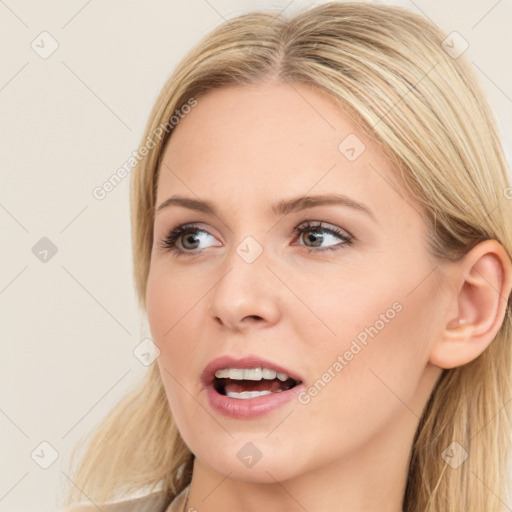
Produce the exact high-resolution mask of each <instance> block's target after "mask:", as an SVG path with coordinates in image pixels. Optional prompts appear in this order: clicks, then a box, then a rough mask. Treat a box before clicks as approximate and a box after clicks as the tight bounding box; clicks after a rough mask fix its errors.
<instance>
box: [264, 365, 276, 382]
mask: <svg viewBox="0 0 512 512" xmlns="http://www.w3.org/2000/svg"><path fill="white" fill-rule="evenodd" d="M262 374H263V378H264V379H268V380H274V379H275V378H276V375H277V372H276V371H275V370H269V369H268V368H263V371H262Z"/></svg>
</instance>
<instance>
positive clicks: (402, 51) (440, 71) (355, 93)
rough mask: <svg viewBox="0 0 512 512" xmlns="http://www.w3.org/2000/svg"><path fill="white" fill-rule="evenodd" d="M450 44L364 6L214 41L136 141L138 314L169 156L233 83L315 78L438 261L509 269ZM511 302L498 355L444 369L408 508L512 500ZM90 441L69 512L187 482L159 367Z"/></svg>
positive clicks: (257, 15) (493, 347) (468, 71)
mask: <svg viewBox="0 0 512 512" xmlns="http://www.w3.org/2000/svg"><path fill="white" fill-rule="evenodd" d="M446 37H447V34H445V33H443V32H442V31H441V30H440V29H438V28H437V27H436V26H434V25H433V24H432V23H430V22H429V21H428V20H426V19H425V18H423V17H422V16H419V15H416V14H414V13H412V12H410V11H409V10H406V9H404V8H400V7H396V6H384V5H376V4H368V3H357V2H350V3H334V2H333V3H328V4H322V5H320V6H317V7H314V8H310V9H309V10H303V11H301V12H299V13H297V14H296V15H295V16H294V17H292V18H285V17H283V16H277V17H276V13H273V12H270V11H268V12H253V13H249V14H245V15H241V16H238V17H236V18H233V19H231V20H229V22H227V23H224V24H223V25H221V26H219V27H218V28H216V29H215V30H214V31H213V32H211V33H210V34H209V35H207V36H206V37H205V38H204V39H203V40H202V41H201V42H200V43H199V44H198V45H197V46H196V47H195V48H193V49H192V50H191V51H190V52H189V53H188V54H187V55H186V57H185V58H184V59H183V60H182V62H181V63H180V64H179V65H178V67H177V68H176V69H175V71H174V73H173V74H172V76H171V77H170V78H169V80H168V81H167V83H166V84H165V86H164V87H163V90H162V92H161V94H160V96H159V98H158V100H157V101H156V104H155V106H154V108H153V110H152V112H151V115H150V117H149V122H148V124H147V127H146V130H145V133H144V136H143V140H142V142H141V147H142V146H143V145H145V146H146V149H147V148H148V147H150V149H149V151H147V156H145V157H144V158H141V159H140V162H139V163H138V164H137V165H136V167H135V168H134V170H133V173H132V176H131V191H130V194H131V197H130V199H131V208H132V210H131V222H132V240H133V258H134V280H135V286H136V292H137V297H138V301H139V305H140V308H141V310H142V311H145V296H146V282H147V277H148V271H149V266H150V256H151V247H152V243H153V227H152V226H153V215H154V208H155V198H156V187H157V180H158V172H159V166H160V158H161V155H162V150H163V147H164V144H165V142H166V140H168V138H169V137H170V136H172V128H173V126H172V125H173V123H177V122H179V118H180V116H182V115H186V114H187V112H189V111H190V110H191V107H190V105H191V104H193V102H194V101H196V102H200V101H201V99H200V98H201V96H202V95H204V94H207V93H208V91H211V90H212V89H216V88H220V87H223V86H225V85H228V84H230V85H233V84H257V83H262V82H265V81H269V80H276V81H286V82H288V83H290V84H292V83H293V82H305V83H309V84H313V85H315V86H316V87H318V88H319V89H320V90H322V91H325V92H327V93H328V94H329V95H330V96H331V97H332V98H333V99H334V100H336V101H337V102H338V104H339V105H340V107H343V109H344V111H345V112H346V111H347V110H348V111H349V112H350V113H351V115H353V116H354V119H356V120H357V122H358V123H359V126H360V127H361V128H362V129H363V130H364V131H365V133H367V134H368V135H369V136H370V137H371V138H372V140H374V141H375V143H377V144H379V145H380V146H381V147H382V148H383V149H384V150H385V151H386V154H387V155H389V158H390V159H391V160H392V161H393V162H394V164H395V165H396V168H397V169H398V170H399V172H400V174H401V176H402V177H403V181H404V183H405V185H406V187H407V189H408V190H410V191H411V192H412V193H413V195H414V196H415V197H416V198H417V200H418V201H419V203H420V204H422V205H423V207H424V210H425V212H426V215H427V217H426V222H427V223H428V226H429V229H430V239H429V249H430V250H431V252H432V254H433V255H435V256H437V257H438V258H443V259H448V260H451V261H457V260H458V259H459V258H461V257H462V256H463V255H464V254H466V253H467V252H468V251H469V250H470V249H471V248H472V247H474V246H475V245H476V244H477V243H478V242H480V241H482V240H486V239H495V240H497V241H498V242H500V243H501V244H502V246H503V247H504V249H505V251H506V252H507V254H508V256H509V257H511V255H512V225H511V219H512V201H510V200H509V199H508V198H510V197H511V196H510V195H509V192H512V189H511V188H509V187H510V186H511V183H510V177H509V176H508V174H507V166H506V161H505V157H504V154H503V149H502V147H501V145H500V140H499V134H498V130H497V128H496V124H495V120H494V118H493V114H492V112H491V110H490V107H489V105H488V103H487V100H486V98H485V95H484V92H483V90H482V88H481V86H480V84H479V82H478V81H477V79H476V77H475V75H474V72H473V69H472V68H471V66H470V65H469V63H468V60H467V59H466V57H465V55H460V56H458V55H454V54H453V53H450V52H449V51H445V49H446V44H445V43H443V41H444V40H445V38H446ZM448 47H449V48H451V47H453V44H449V45H448ZM186 105H189V107H188V109H186V108H185V106H186ZM176 111H178V112H176ZM192 115H193V114H192ZM173 116H174V118H173V119H174V120H175V121H174V122H173V123H170V119H171V118H172V117H173ZM149 140H151V141H153V142H152V145H151V146H150V145H149V142H148V141H149ZM507 191H508V192H507ZM508 299H509V300H508V303H507V311H506V316H505V319H504V321H503V324H502V326H501V328H500V330H499V332H498V334H497V336H496V337H495V339H494V340H493V341H492V343H491V344H490V345H489V347H488V348H487V349H486V350H485V351H484V352H483V353H482V354H481V355H480V356H479V357H478V358H476V359H475V360H474V361H472V362H471V363H469V364H466V365H464V366H461V367H458V368H453V369H450V370H443V373H442V374H441V377H440V379H439V381H438V382H437V384H436V386H435V388H434V390H433V392H432V395H431V397H430V399H429V401H428V403H427V404H426V407H425V409H424V412H423V415H422V417H421V419H420V423H419V426H418V430H417V432H416V437H415V440H414V443H413V446H412V450H411V457H410V467H409V473H408V480H407V488H406V492H405V495H404V502H403V510H404V511H406V512H440V511H443V512H455V511H457V512H460V511H471V512H477V511H478V512H483V511H485V512H498V511H501V510H502V502H507V500H508V497H509V496H508V485H509V481H508V476H509V473H508V471H509V467H508V464H509V461H510V453H509V451H510V449H509V446H510V434H511V410H510V406H509V398H510V390H511V389H512V372H511V350H512V343H511V342H512V324H511V323H512V312H511V309H512V307H511V301H510V297H509V298H508ZM91 435H92V437H91V439H90V440H89V444H88V446H87V450H86V452H85V455H84V456H83V459H82V461H81V464H80V466H79V468H78V471H77V473H76V475H72V476H71V478H72V479H73V481H74V484H73V485H70V492H69V496H68V502H67V503H68V504H69V503H72V502H73V500H75V499H76V498H80V496H81V494H82V492H84V493H85V494H86V495H87V496H88V497H89V498H90V499H92V500H93V501H95V502H102V501H107V500H111V499H113V498H114V497H116V496H118V495H119V493H120V494H123V493H124V494H123V495H125V496H126V495H128V494H129V493H133V492H137V491H140V490H141V489H147V490H156V489H161V490H163V491H164V492H165V493H166V495H167V496H168V498H169V500H170V499H172V498H173V497H174V496H176V495H177V494H178V493H179V492H180V491H181V490H183V489H184V488H185V487H186V486H187V484H189V482H190V479H191V473H192V466H193V455H192V454H191V452H190V451H189V449H188V448H187V446H186V445H185V443H184V442H183V440H182V438H181V436H180V433H179V432H178V430H177V428H176V425H175V423H174V421H173V418H172V416H171V412H170V409H169V406H168V403H167V399H166V394H165V391H164V388H163V384H162V381H161V377H160V374H159V371H158V367H157V364H156V363H155V364H153V365H152V366H151V367H150V369H149V371H148V374H147V376H146V378H145V380H144V382H142V383H141V386H140V387H139V388H137V389H135V390H134V391H132V392H131V393H129V394H128V395H127V396H125V397H124V398H123V399H122V400H121V401H120V403H119V404H118V405H117V406H116V407H115V408H114V409H113V410H112V411H111V412H110V413H109V415H108V416H107V418H106V419H105V420H104V421H103V422H102V424H101V425H100V426H99V427H98V428H97V430H96V431H95V432H93V433H91ZM452 442H456V443H458V444H459V445H461V447H462V448H463V449H465V450H466V451H467V453H468V454H469V456H468V458H467V459H466V460H465V461H464V462H463V463H462V464H461V465H460V466H459V467H457V468H453V467H451V466H449V465H448V464H447V463H446V462H445V458H443V452H444V451H445V449H447V448H448V447H449V446H450V445H451V444H452ZM77 449H78V447H77V448H76V449H75V452H73V453H74V455H76V450H77ZM75 484H76V486H77V488H76V487H75Z"/></svg>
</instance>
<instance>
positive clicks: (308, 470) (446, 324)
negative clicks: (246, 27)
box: [146, 82, 512, 512]
mask: <svg viewBox="0 0 512 512" xmlns="http://www.w3.org/2000/svg"><path fill="white" fill-rule="evenodd" d="M349 134H355V135H356V136H357V137H358V138H359V140H360V141H362V142H363V143H364V144H365V146H366V149H365V150H364V151H363V152H362V154H361V155H360V156H359V157H358V158H357V159H356V160H354V161H349V160H348V159H347V158H346V157H345V155H344V154H343V153H342V152H340V150H339V149H338V146H339V144H340V142H341V141H343V140H344V139H345V137H347V136H348V135H349ZM398 180H399V178H398V174H397V172H396V170H395V169H394V168H393V167H392V165H391V164H390V162H389V161H388V160H387V159H386V156H385V155H384V154H383V153H382V152H381V151H380V150H379V148H378V147H377V146H376V145H375V143H374V142H372V140H370V139H369V138H368V137H367V136H365V135H364V133H363V132H362V131H361V130H360V129H359V128H358V126H357V125H356V124H355V123H354V122H353V121H352V120H351V118H350V117H349V116H347V115H346V113H344V112H342V111H341V110H340V109H338V108H336V107H335V105H334V104H333V103H332V102H331V100H330V99H329V98H327V97H326V96H325V95H323V94H322V93H321V92H319V91H318V90H317V89H314V88H312V87H311V86H308V85H305V84H293V87H292V86H291V85H289V84H282V83H275V82H271V83H265V84H263V85H257V86H230V87H228V88H224V89H219V90H214V91H211V92H209V93H208V94H207V95H205V96H204V97H202V98H200V99H199V100H198V105H197V106H196V107H195V108H194V109H193V110H192V111H191V113H190V114H188V115H187V116H186V117H185V118H184V119H182V120H181V121H180V124H179V125H178V126H177V127H176V128H175V131H174V133H173V135H172V137H171V138H170V141H169V143H168V145H167V147H166V149H165V152H164V155H163V163H162V166H161V169H160V176H159V181H158V192H157V200H156V204H157V206H158V205H160V204H161V203H162V202H163V201H164V200H166V199H167V198H169V197H171V196H172V195H181V196H186V197H190V198H194V199H206V200H210V201H212V202H213V203H214V206H215V209H216V212H217V214H216V215H212V214H208V213H204V212H197V211H192V210H189V209H187V208H184V207H182V206H169V207H168V208H164V209H162V210H160V211H158V213H157V214H156V216H155V222H154V240H155V242H154V246H153V251H152V257H151V267H150V272H149V276H148V286H147V296H146V298H147V313H148V321H149V325H150V329H151V333H152V336H153V340H154V342H155V344H156V345H157V346H158V348H159V349H160V351H161V354H160V357H159V358H158V365H159V369H160V372H161V376H162V379H163V382H164V386H165V390H166V394H167V397H168V401H169V404H170V407H171V409H172V413H173V416H174V418H175V421H176V423H177V426H178V428H179V431H180V433H181V435H182V437H183V439H184V440H185V442H186V443H187V445H188V446H189V448H190V449H191V451H192V452H193V453H194V454H195V456H196V460H195V466H194V471H193V478H192V483H191V494H190V499H189V504H188V507H194V508H195V509H196V510H197V511H199V512H214V511H219V512H220V511H225V510H245V511H249V512H250V511H258V512H259V511H261V510H266V511H283V510H286V511H290V512H294V511H303V510H322V511H324V512H330V511H340V510H347V511H351V512H362V511H366V512H369V511H375V510H379V511H380V512H397V511H400V510H401V509H402V498H403V494H404V491H405V485H406V474H407V467H408V457H409V454H410V450H411V446H412V442H413V437H414V433H415V430H416V427H417V425H418V421H419V418H420V416H421V412H422V410H423V407H424V405H425V404H426V402H427V399H428V397H429V396H430V393H431V391H432V389H433V387H434V385H435V383H436V381H437V379H438V378H439V376H440V375H441V372H442V369H443V368H453V367H455V366H459V365H462V364H465V363H466V362H469V361H471V360H473V359H474V358H476V357H478V355H479V354H480V353H481V352H483V350H485V348H486V347H487V346H488V344H489V343H490V342H491V341H492V339H493V338H494V336H495V335H496V333H497V331H498V329H499V327H500V326H501V323H502V321H503V317H504V314H505V297H507V296H508V294H509V293H510V289H511V287H512V270H511V267H512V264H511V263H510V260H509V259H508V257H507V256H506V253H505V252H504V250H503V248H502V247H501V245H500V244H498V243H497V242H496V241H493V240H488V241H485V242H482V243H480V244H479V245H477V246H476V247H475V248H474V249H473V250H472V251H471V252H470V253H468V254H467V255H466V256H465V258H464V259H463V260H461V261H460V262H458V263H456V264H453V263H450V264H447V263H443V262H441V261H437V260H435V259H434V258H433V257H432V256H431V255H430V254H429V253H428V251H427V245H426V244H427V242H426V241H427V227H426V224H425V221H424V219H423V217H422V215H421V214H420V212H421V208H420V206H419V204H418V203H417V202H416V201H415V200H414V198H411V197H408V196H406V193H405V192H404V190H403V188H401V185H400V183H399V181H398ZM391 185H392V186H391ZM326 193H338V194H345V195H347V196H349V197H350V198H352V199H354V200H356V201H358V202H361V203H364V204H365V205H366V206H367V207H368V208H369V209H371V211H372V212H373V214H374V216H375V220H373V219H372V218H371V217H370V216H369V215H367V214H365V213H363V212H361V211H358V210H356V209H352V208H349V207H347V206H339V205H323V206H316V207H313V208H309V209H307V210H303V211H298V212H293V213H289V214H287V215H284V216H283V215H275V214H274V213H272V211H271V208H270V205H271V204H273V203H274V202H277V201H279V200H281V199H288V198H291V197H296V196H303V195H306V194H308V195H316V194H326ZM305 221H322V223H323V225H324V226H325V225H327V227H337V228H339V229H340V230H345V231H347V232H348V233H349V234H351V235H352V236H353V244H352V245H347V244H346V243H345V242H343V240H341V239H339V238H337V237H336V236H330V235H329V234H326V233H325V232H324V231H322V230H320V231H314V232H313V233H312V234H313V235H315V234H316V235H317V236H320V238H321V236H322V235H324V239H323V242H320V247H321V248H322V247H336V248H337V250H334V251H326V252H324V253H319V252H314V251H318V247H317V246H315V244H314V243H313V242H311V240H310V238H311V236H310V237H308V236H307V234H304V235H300V236H297V235H296V234H294V233H293V229H294V228H295V227H296V226H300V225H301V224H304V223H305ZM185 223H194V224H197V225H199V227H201V229H204V230H205V231H206V233H205V232H200V233H199V237H196V239H197V240H199V242H198V243H199V246H198V247H199V248H200V249H194V248H193V247H195V246H194V245H191V244H190V242H189V243H188V245H187V240H185V237H182V238H181V239H179V240H178V241H177V242H176V244H177V246H178V247H180V248H181V249H182V250H183V251H187V250H188V251H189V253H187V254H184V255H182V256H175V255H174V253H171V252H169V251H166V250H164V249H163V248H162V247H161V245H160V244H161V243H162V240H163V239H164V238H165V237H166V236H167V234H168V232H169V231H170V230H171V229H173V228H174V227H176V226H177V225H180V224H185ZM310 235H311V233H310ZM247 236H251V237H253V238H254V239H255V240H256V241H257V243H258V244H259V245H260V246H261V248H262V249H263V252H262V253H261V254H260V255H259V257H257V258H256V259H255V261H254V262H252V263H248V262H247V261H245V260H244V259H243V258H242V257H240V256H239V254H238V253H237V252H236V248H237V247H238V246H239V244H240V243H241V242H242V241H243V240H244V239H245V237H247ZM193 240H194V239H193ZM183 244H185V245H183ZM308 248H309V249H312V252H308ZM250 250H251V251H253V250H254V249H253V248H252V249H250ZM199 251H200V252H199ZM191 253H192V255H191ZM498 292H499V293H498ZM394 303H395V304H396V303H398V304H399V305H400V306H401V309H400V311H399V312H395V313H396V314H395V315H394V318H392V319H388V322H385V324H384V327H383V328H381V329H380V330H379V332H378V334H377V335H374V336H373V338H372V337H369V338H368V341H367V344H366V346H364V345H362V344H361V343H360V344H359V345H361V346H362V350H361V351H360V352H358V353H357V355H355V356H354V357H353V358H352V359H351V360H350V361H348V363H347V364H346V366H344V367H343V369H342V370H341V371H340V372H338V373H336V374H335V375H336V376H335V377H334V378H332V379H331V381H330V382H329V383H328V384H327V385H326V386H325V387H324V388H323V389H322V390H321V392H319V393H318V394H317V395H316V396H314V397H312V398H311V400H310V401H309V403H307V404H301V403H299V402H298V401H296V400H293V401H292V402H290V403H288V404H286V405H284V406H283V407H281V408H279V409H277V410H276V411H273V412H271V413H269V414H267V415H265V416H263V417H261V418H258V419H252V420H240V419H233V418H228V417H225V416H222V415H220V414H218V413H217V412H215V411H213V410H212V409H211V408H210V406H209V404H208V402H207V399H206V394H205V390H204V389H203V386H202V384H201V382H200V378H199V377H200V374H201V371H202V370H203V368H204V367H205V366H206V364H207V363H209V362H210V361H211V360H212V359H214V358H216V357H218V356H220V355H225V354H230V355H233V356H235V357H240V356H244V355H246V354H255V355H258V356H262V357H264V358H268V359H270V360H272V361H276V362H278V363H280V364H282V365H284V366H285V367H287V368H290V369H293V370H295V371H296V372H298V373H299V374H300V375H301V376H302V377H303V381H304V384H305V385H306V387H309V386H311V385H313V383H314V382H315V381H317V380H318V379H319V378H321V377H322V375H323V374H324V373H325V372H326V370H327V369H328V368H332V366H333V363H335V361H336V360H337V358H338V356H339V355H343V354H345V353H346V351H347V350H349V349H350V347H351V343H352V342H353V340H355V339H356V337H357V335H358V334H360V333H361V332H363V331H364V330H365V328H369V327H370V326H374V325H376V322H377V320H379V319H381V318H382V317H381V315H386V311H389V310H390V309H391V310H392V309H393V308H392V305H393V304H394ZM461 318H462V319H463V321H464V322H465V323H463V324H462V325H459V324H458V323H457V320H458V319H461ZM248 442H251V443H253V444H254V445H255V446H257V448H258V449H259V450H260V452H261V454H262V456H261V459H260V460H259V461H258V462H257V463H256V464H255V465H254V466H252V467H251V468H248V467H246V466H245V465H244V464H242V463H241V461H240V460H239V458H238V457H237V452H238V450H240V449H241V448H242V447H243V446H244V445H245V444H246V443H248Z"/></svg>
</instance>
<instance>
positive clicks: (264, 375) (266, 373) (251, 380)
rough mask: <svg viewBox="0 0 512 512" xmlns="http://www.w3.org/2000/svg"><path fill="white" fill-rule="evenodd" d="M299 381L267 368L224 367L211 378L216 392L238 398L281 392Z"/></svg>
mask: <svg viewBox="0 0 512 512" xmlns="http://www.w3.org/2000/svg"><path fill="white" fill-rule="evenodd" d="M300 383H301V381H299V380H295V379H293V378H291V377H289V376H288V375H286V374H285V373H281V372H276V371H275V370H271V369H269V368H244V369H238V368H225V369H222V370H217V371H216V372H215V376H214V378H213V388H214V389H215V391H217V393H219V394H220V395H223V396H227V397H229V398H238V399H249V398H256V397H259V396H264V395H270V394H272V393H281V392H283V391H287V390H289V389H292V388H294V387H295V386H297V385H298V384H300Z"/></svg>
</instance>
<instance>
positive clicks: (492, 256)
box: [429, 240, 512, 369]
mask: <svg viewBox="0 0 512 512" xmlns="http://www.w3.org/2000/svg"><path fill="white" fill-rule="evenodd" d="M452 275H453V279H454V281H455V286H454V287H453V290H454V292H453V302H454V307H453V309H450V311H452V312H453V311H454V310H455V311H456V315H455V317H454V316H453V313H452V316H451V317H449V318H446V319H444V320H443V321H445V322H446V323H445V325H444V326H442V329H441V331H440V334H439V336H438V339H437V340H435V342H434V344H433V346H432V349H431V353H430V360H429V361H430V363H432V364H433V365H435V366H439V367H440V368H445V369H448V368H455V367H457V366H462V365H464V364H467V363H469V362H471V361H472V360H474V359H476V358H477V357H478V356H479V355H480V354H481V353H482V352H483V351H484V350H485V349H486V348H487V347H488V346H489V344H490V343H491V342H492V341H493V340H494V338H495V337H496V334H497V333H498V331H499V329H500V328H501V325H502V323H503V320H504V317H505V313H506V306H507V299H508V297H509V295H510V291H511V288H512V262H511V261H510V258H509V257H508V255H507V253H506V252H505V250H504V249H503V247H502V246H501V245H500V244H499V243H498V242H497V241H496V240H485V241H484V242H481V243H480V244H478V245H476V246H475V247H474V248H473V249H472V250H471V251H470V252H468V253H467V254H466V255H465V256H464V258H463V259H462V260H461V262H460V264H459V265H457V267H456V268H455V270H454V272H453V274H452Z"/></svg>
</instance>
